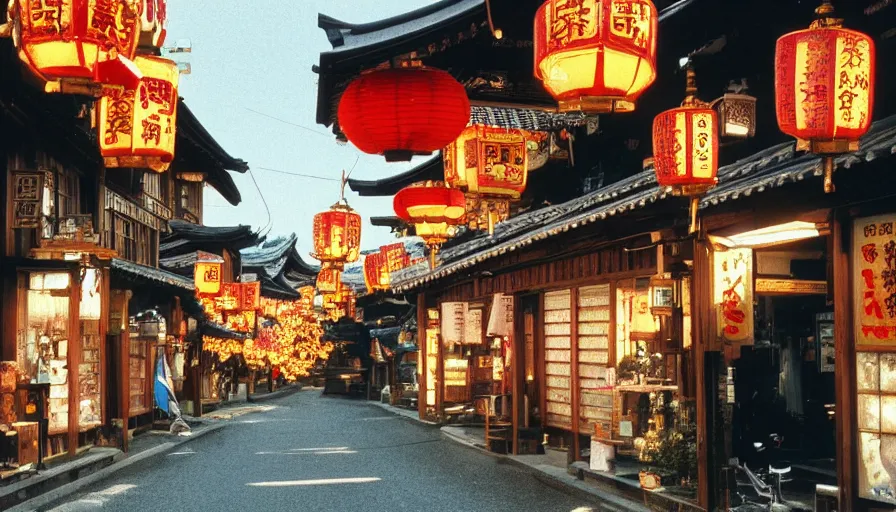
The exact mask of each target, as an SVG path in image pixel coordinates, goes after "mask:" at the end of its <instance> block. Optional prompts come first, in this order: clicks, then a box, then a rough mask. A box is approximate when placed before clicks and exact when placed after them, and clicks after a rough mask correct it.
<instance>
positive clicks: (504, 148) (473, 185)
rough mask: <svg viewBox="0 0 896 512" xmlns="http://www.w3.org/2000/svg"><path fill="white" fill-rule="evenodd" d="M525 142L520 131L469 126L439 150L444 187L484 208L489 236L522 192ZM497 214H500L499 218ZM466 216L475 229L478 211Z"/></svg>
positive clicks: (524, 134)
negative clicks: (458, 190)
mask: <svg viewBox="0 0 896 512" xmlns="http://www.w3.org/2000/svg"><path fill="white" fill-rule="evenodd" d="M529 138H530V135H529V133H528V132H525V131H523V130H507V129H503V128H492V127H488V126H483V125H473V126H470V127H468V128H467V129H465V130H464V131H463V132H462V133H461V135H460V137H458V138H457V140H455V141H454V142H452V143H451V144H449V145H448V146H446V147H445V149H444V150H442V158H443V163H444V166H445V183H447V184H448V186H450V187H452V188H458V189H460V190H462V191H464V192H465V193H466V195H467V198H468V199H470V198H473V199H474V202H476V203H477V204H478V205H481V206H483V207H484V209H483V213H484V218H485V219H486V220H485V222H484V223H483V224H486V225H487V226H488V231H489V234H491V233H493V232H494V225H495V223H496V222H498V221H501V220H506V218H507V215H508V214H509V210H510V208H509V201H510V200H516V199H519V198H520V195H521V194H522V193H523V191H525V190H526V180H527V177H528V174H529V173H528V162H529V149H528V145H527V140H528V139H529ZM533 138H534V137H533ZM501 206H504V208H502V207H501ZM499 211H503V212H504V214H503V215H499V214H498V212H499ZM467 213H470V214H471V215H470V221H471V222H474V225H477V226H478V225H479V219H480V218H481V217H480V216H479V215H477V213H478V209H477V210H470V209H468V210H467Z"/></svg>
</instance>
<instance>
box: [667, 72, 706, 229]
mask: <svg viewBox="0 0 896 512" xmlns="http://www.w3.org/2000/svg"><path fill="white" fill-rule="evenodd" d="M687 81H688V83H687V97H686V98H685V100H684V102H683V103H682V105H681V107H679V108H673V109H672V110H667V111H665V112H663V113H662V114H660V115H658V116H656V118H655V119H654V121H653V159H654V168H655V170H656V181H657V183H659V185H660V186H661V187H671V189H672V192H673V193H674V194H677V195H685V196H689V197H691V231H692V232H693V231H695V230H696V215H697V202H698V201H699V199H698V197H699V196H700V195H702V194H704V193H706V191H707V190H709V189H710V188H712V187H714V186H715V185H716V183H717V182H718V178H717V177H716V174H717V172H718V170H719V117H718V114H717V113H716V111H715V110H713V109H712V107H710V106H709V105H708V104H706V103H704V102H702V101H700V100H698V99H697V98H696V94H697V83H696V78H695V76H694V71H693V69H691V68H690V67H688V70H687Z"/></svg>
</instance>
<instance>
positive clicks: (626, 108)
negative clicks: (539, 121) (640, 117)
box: [557, 96, 635, 114]
mask: <svg viewBox="0 0 896 512" xmlns="http://www.w3.org/2000/svg"><path fill="white" fill-rule="evenodd" d="M557 110H558V111H559V112H560V113H563V114H566V113H569V112H582V113H585V114H606V113H610V112H619V113H624V112H634V111H635V103H634V102H633V101H628V100H625V99H617V98H607V97H600V96H582V97H579V98H574V99H571V100H559V101H558V102H557Z"/></svg>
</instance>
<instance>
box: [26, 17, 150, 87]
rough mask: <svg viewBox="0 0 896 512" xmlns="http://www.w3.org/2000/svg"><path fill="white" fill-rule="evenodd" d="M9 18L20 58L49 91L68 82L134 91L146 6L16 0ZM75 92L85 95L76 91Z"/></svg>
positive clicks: (138, 78) (137, 78)
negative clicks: (134, 62)
mask: <svg viewBox="0 0 896 512" xmlns="http://www.w3.org/2000/svg"><path fill="white" fill-rule="evenodd" d="M10 5H11V9H10V19H13V20H15V25H14V28H13V37H14V43H15V45H16V48H17V49H18V53H19V58H20V59H21V60H22V62H23V63H24V64H25V65H26V66H28V68H29V69H30V70H31V71H32V72H33V73H34V74H35V75H36V76H37V77H38V78H40V79H41V80H43V81H44V82H47V91H48V92H66V88H65V87H63V86H62V84H63V83H65V84H82V85H87V86H90V85H98V84H106V85H116V86H122V87H125V88H130V89H134V88H136V86H137V83H138V81H139V80H140V73H139V71H138V70H137V68H136V67H135V66H134V64H133V62H131V61H130V59H132V58H133V57H134V53H135V51H136V50H137V42H138V39H139V35H140V21H141V15H142V10H143V4H142V3H141V2H136V1H134V0H104V1H89V2H88V1H84V0H54V1H52V2H48V1H34V0H13V2H12V3H11V4H10ZM73 92H84V91H83V90H77V91H75V90H73Z"/></svg>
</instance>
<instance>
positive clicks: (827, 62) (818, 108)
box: [775, 0, 875, 192]
mask: <svg viewBox="0 0 896 512" xmlns="http://www.w3.org/2000/svg"><path fill="white" fill-rule="evenodd" d="M815 12H816V14H817V15H818V19H817V20H816V21H815V22H814V23H812V25H811V26H810V28H809V29H808V30H800V31H797V32H791V33H790V34H787V35H785V36H783V37H781V38H780V39H778V45H777V49H776V51H775V102H776V106H777V114H778V126H779V127H780V128H781V131H783V132H784V133H786V134H787V135H790V136H792V137H796V139H797V140H798V144H797V149H799V150H808V151H810V152H812V153H819V154H823V155H833V154H837V153H847V152H850V151H857V150H858V149H859V138H861V137H862V135H864V134H865V133H866V132H867V131H868V128H869V127H870V126H871V117H872V110H873V102H874V73H875V48H874V41H873V40H872V39H871V38H870V37H869V36H867V35H865V34H863V33H861V32H856V31H854V30H847V29H845V28H843V24H842V22H843V20H839V19H835V18H834V8H833V6H831V4H830V2H829V1H828V0H825V1H824V3H823V4H822V5H821V6H820V7H819V8H818V9H816V11H815ZM833 173H834V161H833V158H832V157H831V156H827V157H826V158H825V176H824V188H825V192H833V191H834V183H833Z"/></svg>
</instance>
